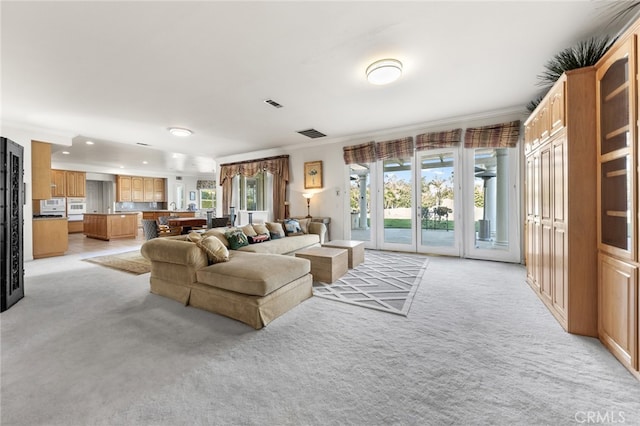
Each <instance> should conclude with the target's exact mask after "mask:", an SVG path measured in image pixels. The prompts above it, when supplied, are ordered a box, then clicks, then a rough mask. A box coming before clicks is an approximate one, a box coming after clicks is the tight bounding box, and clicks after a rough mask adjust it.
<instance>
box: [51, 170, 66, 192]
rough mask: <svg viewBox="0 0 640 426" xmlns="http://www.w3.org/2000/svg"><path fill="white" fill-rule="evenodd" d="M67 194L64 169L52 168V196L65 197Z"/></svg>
mask: <svg viewBox="0 0 640 426" xmlns="http://www.w3.org/2000/svg"><path fill="white" fill-rule="evenodd" d="M66 195H67V179H66V172H65V171H64V170H51V196H52V197H65V196H66Z"/></svg>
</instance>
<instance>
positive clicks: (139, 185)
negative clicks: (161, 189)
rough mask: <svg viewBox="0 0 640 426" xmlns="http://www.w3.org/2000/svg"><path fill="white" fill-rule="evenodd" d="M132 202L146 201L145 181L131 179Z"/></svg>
mask: <svg viewBox="0 0 640 426" xmlns="http://www.w3.org/2000/svg"><path fill="white" fill-rule="evenodd" d="M131 201H134V202H142V201H144V181H143V178H141V177H137V176H132V177H131Z"/></svg>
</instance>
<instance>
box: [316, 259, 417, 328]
mask: <svg viewBox="0 0 640 426" xmlns="http://www.w3.org/2000/svg"><path fill="white" fill-rule="evenodd" d="M428 263H429V259H428V258H427V257H425V256H421V255H415V254H404V253H403V254H400V253H393V252H387V251H377V250H365V255H364V262H363V263H361V264H360V265H358V266H357V267H356V268H354V269H349V271H348V272H347V273H346V274H345V275H344V276H342V278H340V279H339V280H337V281H336V282H334V283H333V284H323V283H320V282H315V281H314V283H313V295H314V296H317V297H322V298H324V299H330V300H336V301H339V302H344V303H350V304H352V305H357V306H362V307H365V308H370V309H377V310H379V311H384V312H389V313H392V314H398V315H404V316H407V315H408V314H409V309H410V308H411V302H412V301H413V296H414V295H415V294H416V291H417V290H418V286H419V285H420V281H421V280H422V275H423V274H424V271H425V270H426V269H427V264H428Z"/></svg>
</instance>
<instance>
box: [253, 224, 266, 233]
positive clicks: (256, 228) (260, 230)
mask: <svg viewBox="0 0 640 426" xmlns="http://www.w3.org/2000/svg"><path fill="white" fill-rule="evenodd" d="M253 230H254V231H256V234H268V233H269V228H267V225H265V224H264V223H254V224H253Z"/></svg>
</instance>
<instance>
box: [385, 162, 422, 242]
mask: <svg viewBox="0 0 640 426" xmlns="http://www.w3.org/2000/svg"><path fill="white" fill-rule="evenodd" d="M412 160H413V159H412V158H407V159H390V160H384V161H383V177H382V181H383V188H382V204H383V206H382V207H383V210H382V225H383V248H386V249H396V250H412V251H414V250H415V243H414V238H413V237H414V235H415V232H414V228H413V218H414V215H413V211H414V209H413V193H414V192H413V178H412V167H411V162H412Z"/></svg>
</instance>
